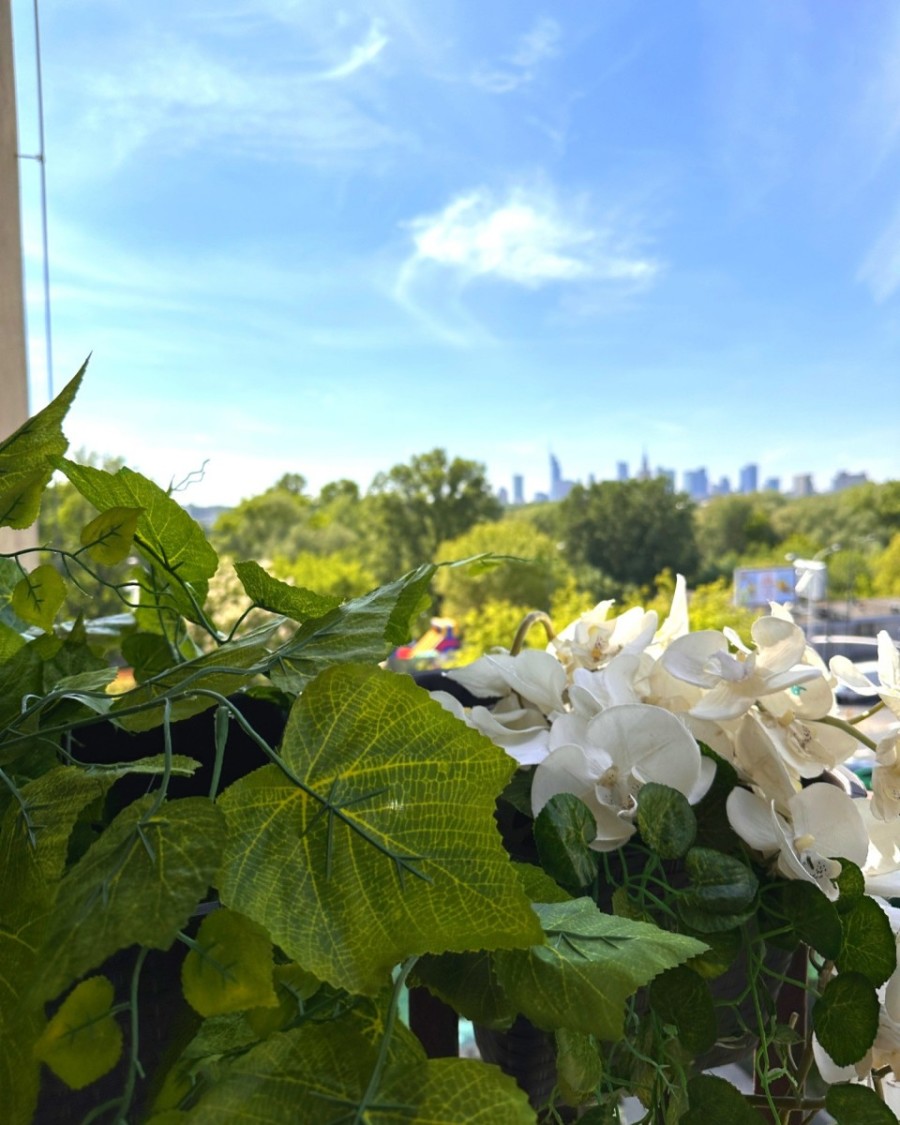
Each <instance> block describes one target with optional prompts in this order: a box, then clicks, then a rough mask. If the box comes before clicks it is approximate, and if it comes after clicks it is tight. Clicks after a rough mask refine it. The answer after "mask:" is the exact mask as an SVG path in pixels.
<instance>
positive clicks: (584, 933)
mask: <svg viewBox="0 0 900 1125" xmlns="http://www.w3.org/2000/svg"><path fill="white" fill-rule="evenodd" d="M535 910H536V911H537V913H538V915H539V916H540V919H541V922H542V924H543V927H544V932H545V934H546V941H545V943H544V944H542V945H534V946H533V947H532V948H531V949H528V950H521V949H516V950H502V949H501V950H498V951H497V952H496V953H495V954H494V963H495V965H496V968H497V978H498V980H499V982H500V986H501V987H502V988H503V990H504V992H505V993H506V995H507V996H508V997H509V999H510V1002H511V1003H512V1004H513V1005H514V1007H515V1008H516V1009H517V1010H518V1011H520V1012H521V1013H522V1014H523V1015H524V1016H527V1017H528V1019H530V1020H531V1022H532V1023H533V1024H535V1025H536V1026H537V1027H542V1028H544V1029H545V1030H547V1031H555V1030H557V1029H558V1028H561V1027H566V1028H569V1029H570V1030H572V1031H583V1032H586V1033H587V1034H591V1035H596V1036H598V1037H599V1038H601V1039H620V1038H621V1037H622V1032H623V1021H624V1016H625V1001H626V999H627V998H628V997H629V996H631V994H632V993H634V992H636V991H637V990H638V988H640V987H641V985H644V984H647V983H649V981H651V980H652V979H653V978H654V977H655V976H657V975H658V974H659V973H662V972H664V971H665V970H666V969H671V968H674V967H675V966H676V965H679V964H681V963H682V962H683V961H686V960H687V959H688V958H690V957H694V956H696V955H697V954H698V953H702V952H703V951H704V949H706V946H705V945H704V944H703V942H700V941H697V940H696V939H695V938H691V937H687V936H685V935H684V934H673V933H669V932H667V931H666V930H661V929H659V928H658V927H657V926H654V925H650V924H649V923H647V922H635V921H632V920H631V919H630V918H620V917H616V916H614V915H610V914H604V913H603V912H602V911H601V910H599V909H598V907H597V906H596V904H595V903H594V902H593V901H592V900H591V899H588V898H579V899H573V900H572V901H571V902H562V903H550V904H539V905H537V906H535Z"/></svg>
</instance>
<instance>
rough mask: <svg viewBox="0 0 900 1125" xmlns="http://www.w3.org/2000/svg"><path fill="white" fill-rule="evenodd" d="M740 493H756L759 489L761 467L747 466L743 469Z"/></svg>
mask: <svg viewBox="0 0 900 1125" xmlns="http://www.w3.org/2000/svg"><path fill="white" fill-rule="evenodd" d="M740 482H741V483H740V485H739V487H738V491H739V492H743V493H748V492H756V491H757V489H758V487H759V466H758V465H752V464H751V465H745V466H744V467H743V469H741V474H740Z"/></svg>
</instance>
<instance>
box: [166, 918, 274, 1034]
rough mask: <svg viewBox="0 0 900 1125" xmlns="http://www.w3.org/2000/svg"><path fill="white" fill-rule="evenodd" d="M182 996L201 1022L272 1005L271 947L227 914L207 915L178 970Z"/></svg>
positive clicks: (257, 930)
mask: <svg viewBox="0 0 900 1125" xmlns="http://www.w3.org/2000/svg"><path fill="white" fill-rule="evenodd" d="M181 983H182V987H183V989H184V996H185V999H186V1000H187V1002H188V1003H189V1004H190V1005H191V1007H192V1008H193V1009H194V1010H195V1011H197V1012H199V1013H200V1015H201V1016H220V1015H224V1014H225V1013H227V1012H242V1011H246V1010H247V1009H248V1008H274V1007H276V1006H277V1005H278V997H277V995H276V994H275V987H274V984H273V964H272V943H271V941H270V940H269V937H268V935H267V934H266V932H265V930H264V929H263V928H262V926H259V925H257V924H256V922H253V921H251V920H250V919H249V918H245V917H244V916H243V915H242V914H237V913H235V912H234V911H232V910H216V911H214V912H213V913H212V914H208V915H207V916H206V917H205V918H204V919H203V922H202V923H201V925H200V929H199V930H198V931H197V939H196V945H195V947H193V948H192V949H191V950H190V952H189V953H188V955H187V956H186V957H185V959H184V962H183V964H182V966H181Z"/></svg>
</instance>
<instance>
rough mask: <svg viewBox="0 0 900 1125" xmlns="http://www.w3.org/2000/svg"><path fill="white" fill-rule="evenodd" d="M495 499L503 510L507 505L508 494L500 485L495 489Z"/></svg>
mask: <svg viewBox="0 0 900 1125" xmlns="http://www.w3.org/2000/svg"><path fill="white" fill-rule="evenodd" d="M497 499H498V500H499V501H500V503H501V504H502V505H503V507H504V508H505V507H506V505H507V504H508V503H509V493H508V492H507V490H506V489H505V488H504V487H503V486H502V485H501V486H500V488H498V489H497Z"/></svg>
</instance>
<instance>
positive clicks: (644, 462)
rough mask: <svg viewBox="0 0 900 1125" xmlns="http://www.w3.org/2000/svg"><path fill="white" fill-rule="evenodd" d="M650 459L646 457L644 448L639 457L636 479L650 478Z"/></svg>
mask: <svg viewBox="0 0 900 1125" xmlns="http://www.w3.org/2000/svg"><path fill="white" fill-rule="evenodd" d="M650 475H651V474H650V461H649V459H648V457H647V450H646V449H645V450H644V455H643V457H641V467H640V470H639V472H638V475H637V479H638V480H650Z"/></svg>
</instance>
